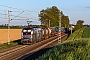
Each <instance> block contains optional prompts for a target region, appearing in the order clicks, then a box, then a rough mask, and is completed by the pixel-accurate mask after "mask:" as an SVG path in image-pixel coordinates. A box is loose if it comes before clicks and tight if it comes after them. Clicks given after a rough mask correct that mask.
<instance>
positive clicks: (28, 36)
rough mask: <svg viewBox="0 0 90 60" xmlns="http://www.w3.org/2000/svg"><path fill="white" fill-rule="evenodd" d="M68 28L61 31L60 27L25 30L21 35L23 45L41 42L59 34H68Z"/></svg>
mask: <svg viewBox="0 0 90 60" xmlns="http://www.w3.org/2000/svg"><path fill="white" fill-rule="evenodd" d="M68 31H69V29H68V28H62V29H61V31H60V28H59V27H50V28H36V27H34V28H31V27H30V28H23V29H22V34H21V43H22V44H32V43H35V42H39V41H42V40H45V39H48V38H50V37H53V36H55V35H58V33H59V32H61V34H64V33H65V32H68Z"/></svg>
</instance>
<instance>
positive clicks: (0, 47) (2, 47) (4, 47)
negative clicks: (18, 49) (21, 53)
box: [0, 42, 18, 50]
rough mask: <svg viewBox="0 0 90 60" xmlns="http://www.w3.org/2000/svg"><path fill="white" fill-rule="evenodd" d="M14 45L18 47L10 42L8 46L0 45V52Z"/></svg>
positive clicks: (15, 43)
mask: <svg viewBox="0 0 90 60" xmlns="http://www.w3.org/2000/svg"><path fill="white" fill-rule="evenodd" d="M16 45H18V43H17V42H10V44H8V43H4V44H0V50H3V49H7V48H10V47H13V46H16Z"/></svg>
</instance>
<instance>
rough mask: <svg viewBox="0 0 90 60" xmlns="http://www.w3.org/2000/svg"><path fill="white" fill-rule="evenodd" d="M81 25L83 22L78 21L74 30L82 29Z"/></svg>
mask: <svg viewBox="0 0 90 60" xmlns="http://www.w3.org/2000/svg"><path fill="white" fill-rule="evenodd" d="M83 23H84V21H83V20H78V21H77V23H76V26H75V30H77V29H80V28H82V27H83Z"/></svg>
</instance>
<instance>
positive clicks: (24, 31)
mask: <svg viewBox="0 0 90 60" xmlns="http://www.w3.org/2000/svg"><path fill="white" fill-rule="evenodd" d="M22 32H23V35H26V34H31V29H30V28H24V29H23V31H22Z"/></svg>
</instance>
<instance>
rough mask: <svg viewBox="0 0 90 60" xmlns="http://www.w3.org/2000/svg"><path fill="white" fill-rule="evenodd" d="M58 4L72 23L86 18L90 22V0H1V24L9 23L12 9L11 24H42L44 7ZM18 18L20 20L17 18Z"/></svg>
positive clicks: (86, 21) (86, 22)
mask: <svg viewBox="0 0 90 60" xmlns="http://www.w3.org/2000/svg"><path fill="white" fill-rule="evenodd" d="M52 6H56V7H57V8H58V9H59V10H60V11H63V13H64V15H66V16H69V19H70V23H71V24H76V22H77V21H78V20H84V24H90V21H89V19H90V17H89V16H90V0H0V25H1V24H8V10H10V11H11V12H10V19H13V20H11V21H10V25H27V21H26V19H28V18H29V20H30V21H32V22H31V24H33V25H40V24H41V23H40V22H39V21H38V20H39V19H38V14H39V13H40V11H41V10H42V9H46V8H47V7H52ZM17 19H18V20H17Z"/></svg>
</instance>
